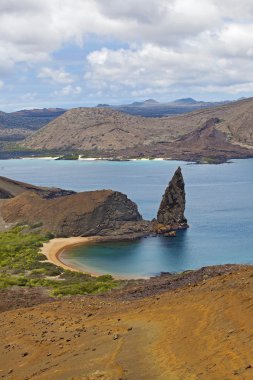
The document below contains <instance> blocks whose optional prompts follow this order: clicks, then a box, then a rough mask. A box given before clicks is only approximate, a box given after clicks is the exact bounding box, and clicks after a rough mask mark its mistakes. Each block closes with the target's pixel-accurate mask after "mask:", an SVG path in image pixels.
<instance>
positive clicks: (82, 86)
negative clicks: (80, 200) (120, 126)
mask: <svg viewBox="0 0 253 380" xmlns="http://www.w3.org/2000/svg"><path fill="white" fill-rule="evenodd" d="M252 41H253V2H252V0H241V1H240V3H238V1H234V0H223V1H222V2H220V1H218V0H145V1H144V0H128V1H125V0H106V1H105V0H75V1H71V0H22V1H20V0H1V1H0V42H1V43H0V110H2V111H7V112H8V111H13V110H18V109H24V108H43V107H63V108H71V107H79V106H92V105H96V104H98V103H110V104H123V103H128V102H132V101H135V100H144V99H147V98H155V99H157V100H158V101H163V102H166V101H171V100H174V99H177V98H182V97H193V98H196V99H198V100H225V99H237V98H239V97H242V96H252V95H253V45H252Z"/></svg>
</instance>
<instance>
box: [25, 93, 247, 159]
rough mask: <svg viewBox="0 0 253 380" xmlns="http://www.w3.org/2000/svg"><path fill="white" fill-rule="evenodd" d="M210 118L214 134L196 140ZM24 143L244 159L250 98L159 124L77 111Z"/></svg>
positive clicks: (126, 153) (105, 112) (98, 110)
mask: <svg viewBox="0 0 253 380" xmlns="http://www.w3.org/2000/svg"><path fill="white" fill-rule="evenodd" d="M215 118H216V119H217V122H216V123H215V125H213V130H214V133H209V136H208V140H205V135H203V134H202V135H201V136H200V132H201V129H202V128H203V125H205V124H206V123H207V122H208V121H209V120H210V119H215ZM215 131H220V132H222V133H220V134H216V133H215ZM189 133H192V139H191V141H193V140H194V139H195V143H194V144H189V141H188V140H184V141H181V138H182V137H183V136H185V135H188V134H189ZM195 133H196V134H195ZM199 137H201V139H199ZM175 141H177V145H176V149H175V145H174V142H175ZM199 141H200V143H199ZM203 141H204V142H205V144H203ZM217 142H218V145H219V147H218V149H217ZM23 144H24V146H25V147H29V148H33V149H63V150H66V151H67V150H69V151H70V150H79V151H92V150H93V151H94V152H95V151H100V152H103V153H104V154H105V155H110V154H111V155H115V154H118V155H120V154H122V155H123V156H126V157H127V156H134V155H135V156H138V155H158V154H161V155H162V156H166V155H167V156H170V155H171V156H172V157H175V158H178V157H177V156H176V154H177V155H178V156H179V157H183V155H184V154H185V152H189V155H192V156H194V155H202V156H204V155H208V153H209V152H208V150H209V151H210V152H214V154H216V156H223V155H224V156H229V155H230V157H237V156H240V157H246V156H250V155H252V154H253V99H252V98H250V99H246V100H242V101H238V102H234V103H230V104H228V105H224V106H220V107H215V108H211V109H206V110H201V111H196V112H191V113H189V114H186V115H182V116H176V117H163V118H159V119H157V118H144V117H137V116H130V115H126V114H123V113H120V112H117V111H113V110H111V109H106V108H77V109H73V110H70V111H68V112H66V113H65V114H63V115H62V116H60V117H58V118H57V119H55V120H54V121H52V122H51V123H49V124H48V125H47V126H45V127H44V128H42V129H41V130H40V131H38V132H36V133H35V134H34V135H32V136H30V137H29V138H28V139H26V141H25V142H24V143H23ZM203 145H204V146H203ZM246 148H249V149H250V150H247V149H246ZM216 150H217V151H216Z"/></svg>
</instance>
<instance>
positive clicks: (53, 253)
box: [41, 236, 101, 276]
mask: <svg viewBox="0 0 253 380" xmlns="http://www.w3.org/2000/svg"><path fill="white" fill-rule="evenodd" d="M100 240H101V237H99V236H94V237H81V236H78V237H69V238H55V239H51V240H50V241H49V242H48V243H45V244H43V247H42V248H41V253H42V254H43V255H45V256H46V257H47V260H48V261H49V262H50V263H52V264H55V265H57V266H59V267H61V268H63V269H67V270H71V271H74V272H82V271H81V270H78V269H77V268H75V267H73V266H70V265H66V264H64V263H63V262H62V261H61V260H60V254H61V253H62V251H63V250H64V249H66V248H69V247H73V246H76V245H83V244H86V243H91V242H97V241H100ZM87 273H89V274H91V275H93V276H96V275H97V274H96V273H91V272H90V271H89V270H87Z"/></svg>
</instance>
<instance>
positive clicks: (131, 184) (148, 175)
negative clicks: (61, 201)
mask: <svg viewBox="0 0 253 380" xmlns="http://www.w3.org/2000/svg"><path fill="white" fill-rule="evenodd" d="M178 165H181V167H182V172H183V175H184V178H185V183H186V195H187V206H186V213H185V214H186V217H187V218H188V221H189V224H190V228H189V229H188V230H187V231H181V232H180V233H179V234H178V236H177V237H176V238H163V237H148V238H144V239H139V240H136V241H134V242H117V243H115V242H114V243H97V244H93V245H86V246H81V247H80V246H78V247H73V248H72V249H71V250H68V251H65V252H64V254H63V255H62V256H61V260H63V261H64V262H65V263H66V264H67V263H69V264H70V265H74V266H78V267H80V268H82V267H83V268H87V267H88V268H89V269H90V270H91V271H94V272H96V273H101V274H103V273H111V274H119V275H123V276H150V275H153V274H156V273H159V272H161V271H162V272H178V271H183V270H187V269H196V268H199V267H201V266H206V265H216V264H225V263H245V264H247V263H249V264H250V263H251V264H252V263H253V160H252V159H249V160H234V161H233V163H231V164H230V163H227V164H222V165H195V164H188V163H186V162H177V161H159V162H157V161H145V162H138V161H135V162H106V161H103V162H101V161H100V162H97V161H95V162H87V161H78V162H77V161H74V162H71V161H52V160H25V159H24V160H8V161H5V160H1V161H0V168H1V175H3V176H7V177H10V178H13V179H17V180H21V181H24V182H30V183H33V184H37V185H42V186H58V187H62V188H67V189H73V190H76V191H85V190H95V189H102V188H104V189H105V188H111V189H114V190H119V191H122V192H124V193H126V194H127V195H128V197H129V198H131V199H132V200H134V201H135V202H136V203H137V204H138V206H139V210H140V212H141V213H142V215H143V217H144V218H146V219H152V218H153V217H155V215H156V211H157V208H158V206H159V203H160V200H161V196H162V194H163V192H164V189H165V187H166V185H167V183H168V181H169V180H170V178H171V176H172V175H173V173H174V171H175V169H176V168H177V166H178Z"/></svg>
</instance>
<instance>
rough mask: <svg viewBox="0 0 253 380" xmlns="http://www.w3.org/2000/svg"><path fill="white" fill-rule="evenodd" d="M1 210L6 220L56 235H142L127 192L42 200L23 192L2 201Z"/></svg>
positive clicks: (146, 226) (81, 194) (30, 192)
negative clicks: (125, 193)
mask: <svg viewBox="0 0 253 380" xmlns="http://www.w3.org/2000/svg"><path fill="white" fill-rule="evenodd" d="M0 213H1V215H2V218H3V220H4V221H5V222H6V223H15V224H17V223H18V224H24V225H29V226H33V225H36V226H39V229H40V230H41V231H43V232H51V233H53V234H54V235H55V236H57V237H68V236H91V235H112V236H114V235H115V234H122V235H123V234H129V233H132V234H138V233H141V234H143V229H145V228H148V225H147V224H146V223H145V222H143V224H142V223H141V222H142V217H141V215H140V214H139V212H138V209H137V206H136V204H135V203H134V202H132V201H131V200H130V199H128V198H127V196H126V195H124V194H122V193H120V192H116V191H112V190H100V191H89V192H81V193H76V194H71V195H65V196H61V197H57V198H53V199H43V198H42V197H41V196H40V195H38V194H36V193H34V192H32V191H26V192H23V193H21V194H20V195H18V196H16V197H15V198H12V199H7V200H5V201H2V202H1V204H0Z"/></svg>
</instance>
